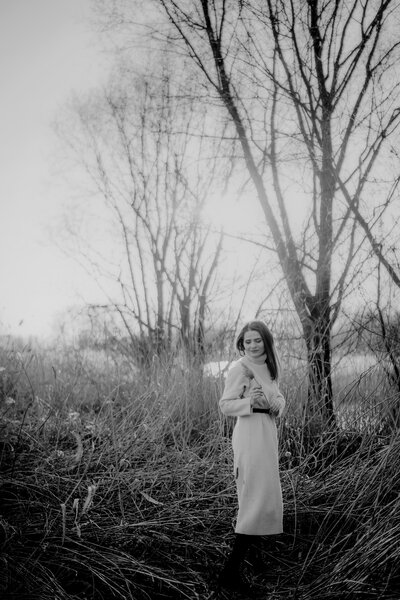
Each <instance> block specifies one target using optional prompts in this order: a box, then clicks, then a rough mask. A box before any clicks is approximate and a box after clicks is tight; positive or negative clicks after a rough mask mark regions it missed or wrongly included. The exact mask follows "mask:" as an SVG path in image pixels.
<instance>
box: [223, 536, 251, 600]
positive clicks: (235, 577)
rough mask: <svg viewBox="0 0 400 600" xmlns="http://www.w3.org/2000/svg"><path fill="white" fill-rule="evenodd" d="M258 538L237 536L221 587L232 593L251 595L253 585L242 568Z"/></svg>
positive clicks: (225, 567)
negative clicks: (245, 576) (248, 552)
mask: <svg viewBox="0 0 400 600" xmlns="http://www.w3.org/2000/svg"><path fill="white" fill-rule="evenodd" d="M255 537H256V536H253V535H244V534H242V533H236V534H235V540H234V542H233V547H232V550H231V553H230V556H229V558H228V560H227V561H226V564H225V566H224V568H223V569H222V571H221V574H220V576H219V585H220V586H221V587H223V588H226V589H229V590H231V591H235V592H240V593H242V594H250V593H251V591H252V588H251V585H250V584H249V582H248V581H246V579H245V578H244V576H243V573H242V566H243V562H244V559H245V557H246V553H247V550H248V548H249V547H250V546H251V544H252V543H253V541H254V539H255Z"/></svg>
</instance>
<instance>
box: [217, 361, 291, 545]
mask: <svg viewBox="0 0 400 600" xmlns="http://www.w3.org/2000/svg"><path fill="white" fill-rule="evenodd" d="M256 387H261V388H262V391H263V392H264V394H265V396H266V398H267V400H268V404H269V407H270V408H271V409H272V410H273V411H274V412H276V413H277V415H278V416H280V415H281V414H282V412H283V410H284V407H285V400H284V398H283V396H282V394H281V392H280V391H279V387H278V384H277V382H276V381H275V380H273V379H272V378H271V375H270V372H269V369H268V367H267V364H266V362H265V355H264V356H263V357H260V358H257V359H255V358H250V357H249V356H243V357H242V358H240V359H239V360H238V361H237V362H235V363H234V364H233V365H232V367H231V369H230V370H229V371H228V374H227V378H226V382H225V389H224V392H223V395H222V398H221V399H220V401H219V406H220V409H221V411H222V413H223V414H225V415H228V416H233V417H237V419H236V424H235V427H234V430H233V434H232V448H233V459H234V460H233V462H234V476H235V480H236V489H237V495H238V503H239V510H238V513H237V519H236V527H235V532H236V533H242V534H247V535H273V534H278V533H282V530H283V528H282V516H283V505H282V491H281V484H280V477H279V463H278V435H277V429H276V423H275V417H274V416H273V415H271V414H266V413H258V412H253V409H252V406H251V402H250V398H249V394H250V392H251V390H252V389H254V388H256Z"/></svg>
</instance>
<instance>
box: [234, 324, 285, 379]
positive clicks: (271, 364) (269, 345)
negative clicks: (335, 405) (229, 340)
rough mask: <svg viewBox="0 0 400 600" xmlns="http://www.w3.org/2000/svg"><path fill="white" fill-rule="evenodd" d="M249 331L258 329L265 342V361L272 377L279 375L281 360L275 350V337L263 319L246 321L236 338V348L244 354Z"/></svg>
mask: <svg viewBox="0 0 400 600" xmlns="http://www.w3.org/2000/svg"><path fill="white" fill-rule="evenodd" d="M247 331H257V333H259V334H260V337H261V339H262V341H263V342H264V350H265V354H266V359H265V362H266V363H267V367H268V369H269V372H270V374H271V377H272V379H278V377H279V361H278V357H277V355H276V351H275V344H274V338H273V335H272V333H271V332H270V330H269V329H268V327H267V326H266V324H265V323H264V322H263V321H250V322H249V323H246V325H245V326H244V327H243V329H242V330H241V332H240V333H239V335H238V337H237V339H236V348H237V349H238V350H239V354H242V355H243V354H244V334H245V333H246V332H247Z"/></svg>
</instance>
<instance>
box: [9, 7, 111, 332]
mask: <svg viewBox="0 0 400 600" xmlns="http://www.w3.org/2000/svg"><path fill="white" fill-rule="evenodd" d="M89 15H90V0H0V80H1V82H2V91H1V103H0V107H1V108H0V165H1V168H0V285H1V294H0V333H5V332H6V333H10V332H11V333H21V334H42V333H44V334H47V333H49V332H50V328H51V325H52V323H53V321H54V316H55V314H56V313H57V312H58V311H60V312H62V311H63V309H65V308H66V307H68V306H69V305H71V304H74V303H76V302H77V295H76V290H79V287H80V283H83V281H84V275H83V273H82V274H80V273H78V272H77V267H76V266H75V265H74V264H73V263H72V261H69V260H67V258H66V257H65V256H64V255H63V254H62V252H61V251H58V250H57V249H56V248H55V247H54V246H53V245H51V244H50V241H49V236H48V228H49V227H51V226H52V223H54V220H55V218H56V217H57V215H58V214H59V213H60V207H61V203H62V197H63V194H62V193H60V191H58V192H57V189H56V188H55V186H54V179H53V177H52V169H53V168H54V160H52V159H53V157H52V153H53V152H54V149H55V147H56V140H55V136H54V134H53V131H52V127H51V126H52V122H53V121H54V119H55V117H56V115H57V113H58V112H59V111H60V108H61V107H62V105H63V104H64V103H65V102H66V101H67V100H68V98H69V97H70V95H71V93H72V92H73V91H77V92H79V91H85V90H87V89H89V88H90V87H93V86H95V85H97V84H98V83H99V82H100V81H101V79H102V78H103V77H106V76H107V67H106V65H107V61H106V58H105V56H104V53H103V52H102V51H101V50H100V46H99V44H98V41H97V38H96V33H95V32H94V29H93V28H91V26H90V24H89V22H88V20H87V17H88V16H89ZM71 282H72V285H71ZM85 283H86V282H85ZM21 321H22V323H21Z"/></svg>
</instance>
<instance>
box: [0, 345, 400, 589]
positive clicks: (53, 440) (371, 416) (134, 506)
mask: <svg viewBox="0 0 400 600" xmlns="http://www.w3.org/2000/svg"><path fill="white" fill-rule="evenodd" d="M353 359H354V360H353V364H354V365H355V366H354V367H351V362H350V361H349V360H346V368H345V367H344V366H343V365H342V366H341V363H340V362H339V363H338V367H337V369H336V372H335V376H334V387H335V403H336V412H337V415H338V423H339V425H340V426H339V427H338V428H337V429H335V430H334V431H331V432H328V431H321V430H319V431H315V433H314V434H313V435H312V436H310V435H306V434H305V429H304V427H303V423H302V417H301V410H300V408H299V407H300V405H301V402H302V400H303V396H304V393H305V384H304V377H303V376H302V375H301V373H302V368H301V365H299V364H296V365H295V364H290V365H289V362H288V361H286V364H285V361H284V364H285V367H286V369H285V376H284V377H283V381H282V389H283V391H284V393H285V395H286V396H287V400H288V409H287V412H286V414H285V416H284V418H283V419H281V422H280V425H279V429H280V447H281V451H280V452H281V477H282V487H283V495H284V510H285V517H284V524H285V533H284V534H283V535H281V536H276V537H274V538H273V539H271V540H268V541H267V540H264V541H263V545H262V546H261V547H260V548H259V549H257V550H252V552H251V554H250V556H249V565H248V568H249V572H251V573H252V574H253V583H254V587H255V589H256V590H257V598H258V597H260V598H265V599H266V598H269V599H275V600H283V599H287V598H293V599H295V598H296V599H299V600H300V599H304V600H305V599H315V600H317V599H321V600H328V599H333V598H338V599H339V598H349V599H358V598H360V599H368V598H382V599H391V600H395V599H396V600H398V599H399V598H400V592H399V590H400V560H399V559H400V556H399V554H400V510H399V509H400V495H399V491H400V483H399V476H398V471H399V468H400V440H399V436H398V435H397V432H394V431H393V429H392V428H390V427H387V426H385V427H384V424H385V415H386V414H387V412H388V403H389V400H390V402H395V401H396V397H395V395H394V393H393V392H392V390H391V389H390V386H389V385H388V384H387V380H386V378H385V376H384V373H383V372H382V370H381V369H380V368H379V366H376V364H374V363H373V361H372V362H371V360H370V357H360V356H354V357H353ZM0 368H1V371H0V382H1V387H0V392H1V405H0V411H1V412H0V414H1V417H2V422H1V428H2V429H1V476H2V480H1V504H2V508H1V514H2V516H1V573H2V575H1V581H0V596H1V598H4V599H5V600H6V599H11V598H13V599H18V600H22V599H28V598H29V599H38V600H50V599H52V600H55V599H57V600H64V599H72V598H79V599H96V600H97V599H102V598H104V599H123V598H126V599H138V600H142V599H154V600H159V599H160V600H161V599H180V598H182V599H183V598H188V599H196V598H198V599H206V598H211V597H213V590H214V583H215V578H216V576H217V573H218V570H219V568H220V567H221V565H222V564H223V561H224V557H225V556H226V554H227V552H228V549H229V547H230V544H231V542H232V538H233V529H232V525H233V523H234V518H235V513H236V495H235V488H234V481H233V477H232V473H231V472H232V456H231V446H230V438H229V436H230V432H231V430H232V422H231V421H229V420H226V419H225V418H223V417H222V416H221V414H220V413H219V412H218V398H219V396H220V393H221V390H222V385H223V381H222V377H211V376H204V375H203V372H202V371H200V370H199V369H196V368H194V366H193V365H188V364H185V365H182V364H179V362H178V363H177V361H172V360H171V359H165V360H160V359H157V360H155V361H154V362H153V363H152V365H150V366H149V367H148V368H147V369H143V370H138V369H135V368H133V367H132V365H130V364H129V362H128V361H127V360H126V359H125V358H123V357H121V356H118V355H115V356H113V355H112V354H111V353H110V354H109V355H108V354H107V353H95V352H92V351H90V352H89V351H87V352H82V351H79V352H78V351H76V350H74V349H73V348H63V349H57V348H48V349H46V350H40V349H33V350H32V349H29V348H26V347H22V348H20V350H19V352H17V351H16V350H15V348H11V347H10V346H8V347H7V348H3V350H2V352H1V360H0ZM397 400H398V399H397ZM250 563H251V564H252V567H251V568H250Z"/></svg>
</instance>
